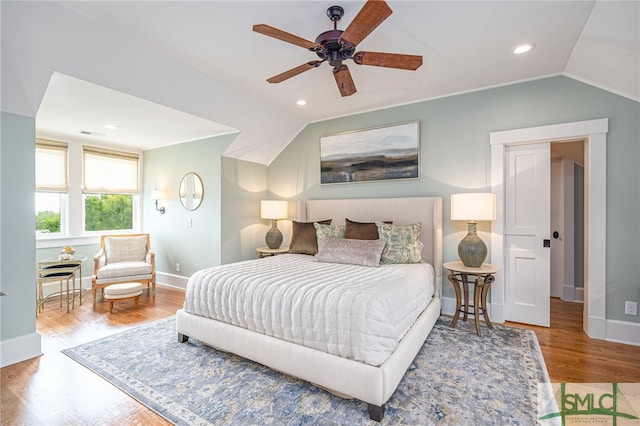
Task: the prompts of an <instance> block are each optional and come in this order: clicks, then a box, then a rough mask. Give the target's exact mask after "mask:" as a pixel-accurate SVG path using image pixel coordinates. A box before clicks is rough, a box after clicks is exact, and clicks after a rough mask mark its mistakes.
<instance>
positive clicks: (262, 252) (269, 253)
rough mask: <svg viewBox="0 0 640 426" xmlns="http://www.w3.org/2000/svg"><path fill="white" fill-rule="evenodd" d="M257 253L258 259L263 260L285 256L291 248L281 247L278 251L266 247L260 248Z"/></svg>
mask: <svg viewBox="0 0 640 426" xmlns="http://www.w3.org/2000/svg"><path fill="white" fill-rule="evenodd" d="M256 251H257V252H258V257H259V258H263V257H267V256H277V255H279V254H284V253H286V252H288V251H289V247H288V246H280V247H279V248H277V249H270V248H269V247H267V246H264V247H258V248H257V249H256Z"/></svg>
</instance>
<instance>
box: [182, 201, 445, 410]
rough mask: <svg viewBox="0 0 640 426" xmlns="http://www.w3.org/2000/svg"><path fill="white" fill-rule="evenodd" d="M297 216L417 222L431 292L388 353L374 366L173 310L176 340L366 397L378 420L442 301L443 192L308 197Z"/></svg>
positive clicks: (337, 221)
mask: <svg viewBox="0 0 640 426" xmlns="http://www.w3.org/2000/svg"><path fill="white" fill-rule="evenodd" d="M298 216H299V218H298V219H299V220H304V221H316V220H323V219H333V222H332V224H341V223H344V218H349V219H351V220H354V221H359V222H370V221H374V220H380V221H385V220H393V223H394V224H397V225H402V224H411V223H416V222H421V223H422V232H421V241H422V242H423V243H424V244H425V247H424V250H423V252H422V255H423V256H422V257H423V259H424V260H425V261H427V262H429V263H431V264H432V265H433V267H434V269H435V294H434V297H433V299H432V301H431V302H430V303H429V305H428V306H427V308H426V309H425V310H424V311H423V312H422V314H421V315H420V316H419V317H418V319H417V320H416V322H415V323H414V324H413V326H412V327H411V328H410V329H409V331H408V332H407V334H406V335H405V337H404V338H403V339H402V340H401V341H400V344H399V345H398V347H397V348H396V350H395V351H394V352H393V353H392V354H391V356H390V357H389V358H388V359H387V360H386V361H385V362H384V363H383V364H382V365H380V366H379V367H374V366H371V365H368V364H364V363H361V362H357V361H353V360H350V359H346V358H341V357H339V356H336V355H331V354H328V353H325V352H322V351H318V350H315V349H310V348H307V347H304V346H300V345H297V344H295V343H290V342H287V341H284V340H280V339H277V338H274V337H270V336H266V335H263V334H260V333H256V332H253V331H250V330H246V329H243V328H239V327H236V326H233V325H229V324H225V323H222V322H219V321H216V320H212V319H209V318H205V317H201V316H198V315H193V314H189V313H187V312H185V311H184V310H183V309H180V310H178V312H177V315H176V328H177V332H178V340H179V341H180V342H186V341H187V340H188V338H189V337H193V338H195V339H198V340H200V341H201V342H203V343H205V344H207V345H209V346H212V347H214V348H217V349H220V350H223V351H226V352H232V353H234V354H237V355H240V356H242V357H244V358H247V359H250V360H253V361H255V362H258V363H260V364H263V365H266V366H267V367H270V368H272V369H274V370H278V371H282V372H284V373H286V374H289V375H292V376H295V377H298V378H300V379H303V380H306V381H309V382H311V383H313V384H315V385H317V386H320V387H322V388H325V389H327V390H329V391H330V392H332V393H335V394H337V395H340V396H342V397H352V398H357V399H359V400H361V401H364V402H366V403H368V408H369V416H370V417H371V419H373V420H377V421H381V420H382V417H383V416H384V404H385V402H387V400H388V399H389V398H390V397H391V395H392V394H393V392H394V391H395V389H396V387H397V386H398V384H399V383H400V380H401V379H402V377H403V376H404V373H405V372H406V371H407V369H408V368H409V366H410V365H411V363H412V362H413V359H414V358H415V356H416V354H417V353H418V351H419V350H420V348H421V347H422V345H423V343H424V341H425V340H426V338H427V336H428V335H429V332H430V331H431V329H432V328H433V326H434V324H435V322H436V320H437V319H438V317H439V316H440V310H441V306H442V198H440V197H415V198H376V199H344V200H308V201H305V202H300V204H299V208H298Z"/></svg>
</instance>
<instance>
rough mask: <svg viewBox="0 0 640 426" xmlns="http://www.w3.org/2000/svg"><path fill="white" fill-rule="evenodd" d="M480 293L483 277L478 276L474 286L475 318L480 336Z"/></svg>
mask: <svg viewBox="0 0 640 426" xmlns="http://www.w3.org/2000/svg"><path fill="white" fill-rule="evenodd" d="M480 293H482V277H481V276H478V277H476V282H475V285H474V287H473V319H474V321H475V323H476V333H478V336H480Z"/></svg>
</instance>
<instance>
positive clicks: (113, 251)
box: [104, 235, 147, 263]
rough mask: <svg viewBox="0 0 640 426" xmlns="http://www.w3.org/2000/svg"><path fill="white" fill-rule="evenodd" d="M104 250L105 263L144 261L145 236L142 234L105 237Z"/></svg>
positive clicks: (145, 249)
mask: <svg viewBox="0 0 640 426" xmlns="http://www.w3.org/2000/svg"><path fill="white" fill-rule="evenodd" d="M104 252H105V254H106V256H107V263H116V262H139V261H143V262H144V257H145V255H146V254H147V237H146V236H144V235H139V236H135V237H106V238H105V239H104Z"/></svg>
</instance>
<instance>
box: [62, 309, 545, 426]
mask: <svg viewBox="0 0 640 426" xmlns="http://www.w3.org/2000/svg"><path fill="white" fill-rule="evenodd" d="M449 322H450V319H448V318H444V319H442V318H441V319H439V320H438V323H437V324H436V326H435V327H434V329H433V331H432V332H431V334H430V335H429V337H428V338H427V341H426V342H425V344H424V346H423V347H422V349H421V350H420V352H419V354H418V356H417V357H416V359H415V360H414V362H413V363H412V365H411V367H410V368H409V371H407V373H406V375H405V377H404V378H403V379H402V381H401V382H400V385H399V386H398V389H397V390H396V391H395V393H394V394H393V396H392V397H391V399H390V400H389V401H388V402H387V404H386V413H385V416H384V419H383V421H382V424H383V425H510V424H514V425H531V424H535V423H536V411H537V410H536V395H537V384H538V383H539V382H548V381H549V380H548V375H547V371H546V368H545V366H544V361H543V359H542V355H541V353H540V348H539V346H538V341H537V340H536V337H535V334H534V333H533V332H532V331H529V330H521V329H516V328H511V327H503V326H499V325H497V326H495V329H494V330H489V329H488V328H486V326H484V325H483V330H482V333H483V335H482V336H481V337H479V336H477V335H476V334H475V332H474V331H473V329H472V327H471V325H472V324H473V322H472V321H470V322H469V323H464V322H462V321H460V322H459V323H458V327H457V328H456V329H452V328H450V327H449V326H448V324H449ZM63 352H64V353H65V354H66V355H68V356H69V357H71V358H73V359H74V360H76V361H77V362H79V363H80V364H82V365H84V366H85V367H87V368H89V369H90V370H92V371H93V372H95V373H96V374H99V375H100V376H102V377H104V378H105V379H106V380H108V381H109V382H111V383H112V384H114V385H115V386H117V387H118V388H120V389H122V390H123V391H124V392H126V393H128V394H129V395H131V396H132V397H133V398H135V399H137V400H138V401H140V402H141V403H143V404H144V405H146V406H147V407H149V408H150V409H151V410H153V411H155V412H156V413H158V414H159V415H161V416H162V417H164V418H166V419H167V420H169V421H170V422H172V423H174V424H177V425H211V424H214V425H258V424H259V425H267V424H276V425H328V424H331V425H362V424H371V425H376V424H379V423H376V422H374V421H371V420H370V419H369V416H368V414H367V404H365V403H363V402H361V401H357V400H346V399H342V398H339V397H337V396H334V395H332V394H330V393H328V392H326V391H324V390H321V389H319V388H317V387H315V386H313V385H310V384H308V383H306V382H303V381H300V380H297V379H294V378H292V377H289V376H286V375H284V374H281V373H278V372H275V371H273V370H270V369H269V368H266V367H263V366H261V365H259V364H256V363H254V362H251V361H247V360H245V359H243V358H240V357H238V356H235V355H231V354H228V353H224V352H220V351H217V350H215V349H212V348H209V347H207V346H204V345H202V344H200V343H199V342H197V341H195V340H194V339H189V341H188V342H187V343H184V344H180V343H178V342H177V335H176V331H175V318H174V317H171V318H167V319H164V320H160V321H157V322H154V323H152V324H149V325H145V326H141V327H138V328H135V329H131V330H127V331H124V332H122V333H119V334H116V335H113V336H110V337H106V338H103V339H100V340H97V341H95V342H91V343H87V344H84V345H81V346H78V347H76V348H72V349H66V350H64V351H63Z"/></svg>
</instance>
